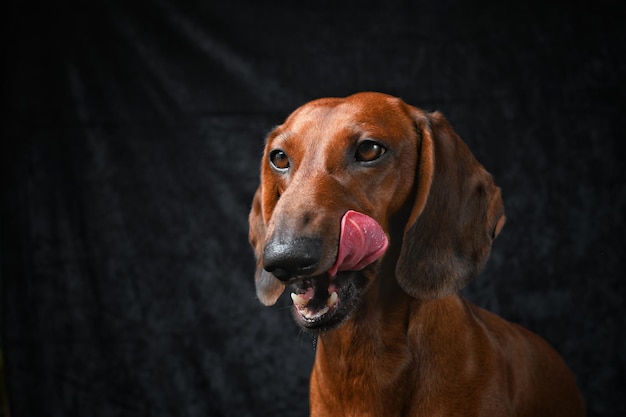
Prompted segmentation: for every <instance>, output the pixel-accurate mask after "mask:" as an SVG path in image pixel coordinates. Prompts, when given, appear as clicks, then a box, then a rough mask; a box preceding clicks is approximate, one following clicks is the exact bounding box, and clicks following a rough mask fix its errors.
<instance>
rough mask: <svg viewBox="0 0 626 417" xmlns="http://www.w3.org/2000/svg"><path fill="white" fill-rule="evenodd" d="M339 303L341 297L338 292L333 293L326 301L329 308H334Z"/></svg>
mask: <svg viewBox="0 0 626 417" xmlns="http://www.w3.org/2000/svg"><path fill="white" fill-rule="evenodd" d="M338 301H339V296H338V295H337V292H336V291H333V293H332V294H331V295H330V297H328V300H326V305H327V306H328V307H333V306H334V305H335V304H337V302H338Z"/></svg>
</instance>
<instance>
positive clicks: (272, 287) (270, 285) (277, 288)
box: [248, 184, 285, 306]
mask: <svg viewBox="0 0 626 417" xmlns="http://www.w3.org/2000/svg"><path fill="white" fill-rule="evenodd" d="M262 188H263V185H262V184H261V185H259V188H258V189H257V190H256V193H255V194H254V199H253V200H252V209H251V210H250V214H249V216H248V224H249V231H248V239H249V240H250V245H252V249H253V250H254V256H255V257H256V272H255V274H254V281H255V284H256V293H257V297H259V300H260V301H261V302H262V303H263V304H265V305H266V306H271V305H274V304H275V303H276V300H278V297H280V295H281V294H282V293H283V291H284V289H285V284H283V283H282V282H281V281H279V280H277V279H276V278H274V276H273V275H272V274H270V273H269V272H267V271H266V270H265V269H263V245H264V244H265V229H266V227H265V219H264V214H263V189H262Z"/></svg>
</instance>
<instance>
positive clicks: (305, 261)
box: [263, 238, 322, 281]
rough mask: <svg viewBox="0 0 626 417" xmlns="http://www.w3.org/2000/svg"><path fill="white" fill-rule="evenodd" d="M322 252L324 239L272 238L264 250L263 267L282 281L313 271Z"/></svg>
mask: <svg viewBox="0 0 626 417" xmlns="http://www.w3.org/2000/svg"><path fill="white" fill-rule="evenodd" d="M321 254H322V240H321V239H317V238H298V239H293V240H288V241H280V240H271V241H270V242H269V243H268V244H267V245H266V246H265V249H264V250H263V268H265V270H266V271H267V272H271V273H272V274H274V276H275V277H276V278H278V279H280V280H282V281H288V280H289V279H290V278H292V277H295V276H300V275H309V274H311V273H312V272H313V270H314V269H315V267H316V266H317V263H318V262H319V260H320V256H321Z"/></svg>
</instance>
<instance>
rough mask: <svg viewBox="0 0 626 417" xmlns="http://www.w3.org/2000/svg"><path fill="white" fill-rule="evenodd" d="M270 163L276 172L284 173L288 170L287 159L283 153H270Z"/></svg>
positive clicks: (277, 150)
mask: <svg viewBox="0 0 626 417" xmlns="http://www.w3.org/2000/svg"><path fill="white" fill-rule="evenodd" d="M270 163H271V164H272V166H273V167H274V168H276V169H277V170H279V171H284V170H286V169H287V168H289V157H288V156H287V154H286V153H285V152H284V151H282V150H280V149H274V150H273V151H272V152H270Z"/></svg>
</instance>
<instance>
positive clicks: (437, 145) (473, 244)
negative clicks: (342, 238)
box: [250, 93, 584, 417]
mask: <svg viewBox="0 0 626 417" xmlns="http://www.w3.org/2000/svg"><path fill="white" fill-rule="evenodd" d="M355 137H374V138H376V139H379V140H381V142H382V143H384V144H385V145H386V146H387V147H388V148H389V149H388V152H389V154H388V155H387V159H386V160H385V161H383V162H381V163H379V164H377V165H374V166H373V167H370V168H366V169H362V168H361V167H360V166H353V165H351V163H352V162H351V161H350V160H349V158H347V157H346V155H349V152H350V149H352V148H350V146H352V145H351V144H352V143H353V142H354V141H355V140H356V139H354V138H355ZM276 147H284V148H288V149H289V155H290V160H291V163H292V166H291V167H290V168H289V171H288V172H287V173H283V174H280V175H278V174H277V173H276V172H273V171H272V169H271V167H270V166H269V163H268V158H269V152H270V151H271V150H272V149H273V148H276ZM347 210H356V211H359V212H362V213H365V214H367V215H368V216H371V217H372V218H373V219H375V220H376V221H377V222H378V223H379V224H380V225H381V226H382V227H383V229H384V231H385V233H386V234H387V236H388V237H389V241H390V246H389V248H388V250H387V252H386V253H385V255H384V256H383V258H382V259H380V260H378V261H376V262H375V263H374V264H373V265H371V266H368V267H366V268H365V269H364V270H363V271H361V272H359V274H360V275H359V276H360V277H362V279H363V280H364V281H366V285H365V286H364V287H363V289H362V291H361V292H360V293H359V297H360V301H359V304H358V307H356V310H355V311H354V312H353V313H352V314H350V315H349V316H348V317H347V318H346V319H345V320H344V321H343V322H342V323H341V324H339V325H338V326H336V327H334V328H332V329H328V330H326V331H322V332H320V333H319V335H318V344H317V352H316V359H315V364H314V367H313V372H312V375H311V383H310V407H311V416H314V417H328V416H428V417H435V416H463V417H468V416H489V417H496V416H519V417H522V416H528V417H531V416H532V417H540V416H546V417H547V416H551V417H555V416H567V417H576V416H583V415H584V406H583V401H582V399H581V396H580V394H579V392H578V389H577V387H576V383H575V380H574V377H573V376H572V374H571V372H570V371H569V370H568V368H567V366H566V365H565V364H564V362H563V361H562V359H561V358H560V357H559V356H558V354H557V353H556V352H555V351H554V350H553V349H552V348H551V347H550V346H549V345H548V344H547V343H545V342H544V341H543V340H542V339H540V338H539V337H538V336H536V335H534V334H532V333H531V332H529V331H527V330H525V329H523V328H521V327H519V326H517V325H515V324H511V323H508V322H506V321H505V320H503V319H501V318H499V317H497V316H495V315H494V314H491V313H489V312H487V311H485V310H483V309H481V308H479V307H476V306H474V305H472V304H470V303H469V302H468V301H467V300H465V299H463V298H462V297H460V296H459V295H458V294H457V291H458V290H459V289H460V288H462V287H463V286H464V285H465V284H466V283H467V282H468V281H469V280H470V279H472V278H473V277H474V276H476V275H477V274H478V273H479V272H480V270H481V269H482V267H483V266H484V264H485V262H486V260H487V258H488V256H489V252H490V249H491V244H492V241H493V239H495V237H496V236H497V235H498V233H499V232H500V230H501V229H502V226H503V224H504V220H505V217H504V207H503V203H502V199H501V197H500V190H499V188H498V187H497V186H496V185H495V184H494V182H493V179H492V177H491V175H489V173H488V172H487V171H486V170H485V169H484V168H483V167H482V166H481V165H480V164H479V163H478V161H476V159H475V158H474V156H473V155H472V154H471V152H470V151H469V149H468V148H467V146H466V145H465V144H464V143H463V142H462V140H461V139H460V138H459V137H458V136H457V134H456V133H455V132H454V130H453V129H452V127H451V126H450V125H449V124H448V122H447V121H446V120H445V118H444V117H443V116H442V115H441V114H439V113H437V112H435V113H428V112H425V111H422V110H420V109H417V108H415V107H412V106H409V105H407V104H405V103H404V102H402V101H401V100H399V99H396V98H393V97H390V96H387V95H383V94H379V93H359V94H356V95H353V96H350V97H347V98H345V99H321V100H316V101H314V102H311V103H308V104H306V105H304V106H302V107H301V108H299V109H298V110H296V111H295V112H294V113H293V114H292V115H291V116H290V117H289V118H288V119H287V120H286V122H285V123H284V124H283V125H281V126H279V127H277V128H276V129H275V130H274V131H273V132H272V133H271V134H270V135H269V137H268V140H267V146H266V150H265V155H264V159H263V164H262V168H261V185H260V186H259V189H258V190H257V193H256V195H255V198H254V202H253V207H252V210H251V213H250V242H251V244H252V246H253V248H254V250H255V255H256V258H257V272H256V285H257V294H258V296H259V299H260V300H261V301H262V302H263V303H264V304H266V305H272V304H274V303H275V302H276V300H277V299H278V297H279V296H280V295H281V293H282V292H283V290H284V288H285V287H286V285H289V284H290V282H291V281H285V280H283V281H281V280H278V279H276V277H274V276H273V275H272V274H271V273H269V272H268V271H266V270H264V260H263V250H264V248H265V247H266V245H267V244H268V242H269V241H271V240H272V239H278V238H280V239H283V240H284V241H286V242H289V241H292V240H293V239H295V238H298V237H301V236H316V237H320V238H321V240H322V250H321V252H322V255H321V256H320V259H319V262H318V263H317V266H316V270H315V271H313V272H312V274H313V275H314V274H321V273H324V271H326V270H328V268H329V267H330V266H331V265H332V264H333V262H334V260H335V257H336V253H337V246H338V242H339V226H338V224H339V221H340V219H341V216H342V215H343V214H344V213H345V212H346V211H347ZM301 278H302V277H296V278H294V279H293V280H296V279H301Z"/></svg>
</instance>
